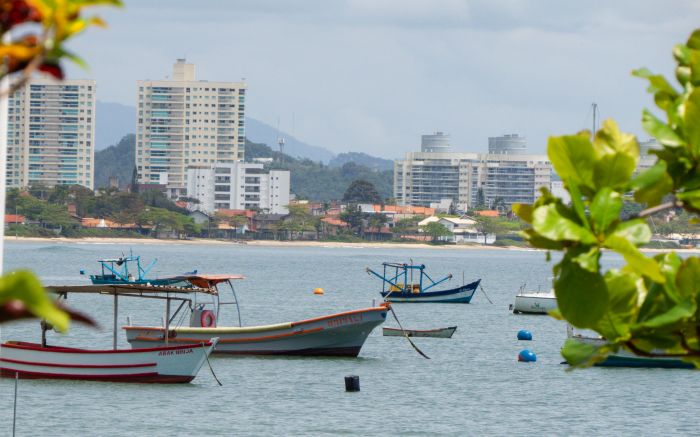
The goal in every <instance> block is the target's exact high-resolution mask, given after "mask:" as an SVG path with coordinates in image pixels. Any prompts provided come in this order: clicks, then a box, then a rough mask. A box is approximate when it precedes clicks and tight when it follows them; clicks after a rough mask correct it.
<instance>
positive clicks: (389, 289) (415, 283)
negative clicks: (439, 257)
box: [367, 263, 481, 303]
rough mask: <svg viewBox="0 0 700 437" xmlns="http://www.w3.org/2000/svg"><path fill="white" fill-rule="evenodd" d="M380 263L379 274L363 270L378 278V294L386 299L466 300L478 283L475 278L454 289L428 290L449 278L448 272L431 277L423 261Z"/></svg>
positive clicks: (435, 301)
mask: <svg viewBox="0 0 700 437" xmlns="http://www.w3.org/2000/svg"><path fill="white" fill-rule="evenodd" d="M382 266H383V267H384V272H383V273H384V274H383V275H380V274H379V273H377V272H375V271H374V270H371V269H369V268H368V269H367V273H370V274H372V275H374V276H376V277H378V278H379V279H381V280H382V291H381V295H382V297H383V298H384V300H386V301H387V302H401V303H403V302H416V303H417V302H430V303H469V302H471V300H472V297H474V293H476V290H477V289H478V288H479V284H480V283H481V279H477V280H476V281H474V282H470V283H469V284H464V285H461V286H459V287H456V288H449V289H446V290H432V288H433V287H435V286H437V285H439V284H441V283H443V282H446V281H449V280H450V279H452V275H447V276H445V277H444V278H441V279H439V280H433V279H432V278H431V277H430V276H429V275H428V274H427V273H426V272H425V265H424V264H418V265H415V264H401V263H382ZM414 277H415V278H414Z"/></svg>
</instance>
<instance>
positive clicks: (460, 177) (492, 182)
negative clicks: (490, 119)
mask: <svg viewBox="0 0 700 437" xmlns="http://www.w3.org/2000/svg"><path fill="white" fill-rule="evenodd" d="M436 135H437V134H436ZM441 138H442V140H443V141H442V144H441V147H439V148H437V149H436V148H434V147H426V144H425V136H424V137H423V144H422V148H421V151H420V152H408V153H406V156H405V158H404V159H398V160H396V161H395V162H394V197H395V198H396V200H397V202H398V203H399V204H400V205H413V206H430V205H431V204H435V203H440V202H441V201H443V200H445V199H449V200H451V201H452V202H453V204H454V205H455V206H457V208H459V209H462V210H466V209H468V208H471V207H474V206H476V205H477V203H478V202H479V201H480V199H479V197H483V202H484V203H485V205H486V206H491V207H493V205H495V204H496V203H497V202H499V201H502V202H503V203H504V204H505V205H506V206H507V207H510V206H511V205H513V204H514V203H532V202H534V201H535V199H537V197H539V189H540V187H546V188H550V187H551V179H552V164H551V162H550V161H549V159H548V158H547V156H546V155H528V154H519V153H514V152H513V151H510V152H504V151H502V150H499V153H466V152H453V151H452V150H451V149H450V147H448V144H447V142H446V141H447V140H446V138H449V137H447V136H445V135H444V134H441ZM516 138H517V139H518V140H519V139H521V138H522V137H517V135H516V136H515V137H508V139H516ZM489 140H491V138H490V139H489ZM501 149H502V148H501ZM514 149H515V150H522V149H523V148H522V147H517V148H514Z"/></svg>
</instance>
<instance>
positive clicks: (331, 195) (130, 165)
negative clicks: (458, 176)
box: [95, 134, 393, 201]
mask: <svg viewBox="0 0 700 437" xmlns="http://www.w3.org/2000/svg"><path fill="white" fill-rule="evenodd" d="M134 148H135V138H134V135H133V134H129V135H126V136H125V137H124V138H122V140H121V141H119V143H118V144H116V145H114V146H110V147H108V148H106V149H104V150H99V151H96V152H95V188H100V187H106V186H108V185H109V178H110V176H115V177H117V179H118V180H119V186H120V187H126V186H127V185H128V184H130V183H131V177H132V175H133V171H134ZM343 155H348V156H350V157H352V156H356V155H361V154H355V153H349V154H343ZM365 156H368V155H365ZM245 157H246V160H247V161H252V160H253V159H254V158H273V159H274V162H273V163H271V164H267V166H268V167H271V168H277V169H287V170H289V171H290V172H291V185H292V186H291V190H292V192H293V193H294V194H296V195H297V196H299V197H301V198H304V199H309V200H315V201H325V200H337V199H341V198H342V197H343V193H344V192H345V190H346V189H347V188H348V187H349V186H350V184H351V183H352V182H353V181H354V180H357V179H363V180H366V181H368V182H371V183H372V184H373V185H374V186H375V188H376V189H377V191H378V192H379V195H380V196H381V197H382V198H388V197H391V196H392V183H393V171H392V170H377V169H374V168H369V167H367V166H365V165H360V164H357V163H355V162H354V161H352V160H347V161H346V162H344V163H343V164H342V165H340V166H328V165H325V164H323V163H320V162H314V161H312V160H310V159H306V158H304V159H300V158H294V157H292V156H289V155H287V154H284V155H282V154H280V153H279V152H277V151H274V150H272V149H271V148H270V147H268V146H267V145H265V144H259V143H253V142H250V141H246V150H245ZM368 157H369V156H368ZM369 158H372V157H369ZM374 159H380V158H374ZM389 162H390V161H389Z"/></svg>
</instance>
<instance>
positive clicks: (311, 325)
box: [124, 306, 388, 357]
mask: <svg viewBox="0 0 700 437" xmlns="http://www.w3.org/2000/svg"><path fill="white" fill-rule="evenodd" d="M387 311H388V307H387V306H380V307H374V308H367V309H362V310H355V311H348V312H344V313H338V314H332V315H328V316H323V317H318V318H315V319H308V320H302V321H299V322H291V323H280V324H276V325H266V326H248V327H240V328H239V327H221V328H188V327H183V328H175V329H172V330H171V331H170V337H169V342H170V343H171V344H177V343H183V342H184V343H191V342H194V341H200V339H202V338H211V337H213V336H216V337H219V342H218V343H217V345H216V348H215V349H214V353H216V354H233V355H304V356H344V357H356V356H357V355H358V354H359V353H360V349H361V348H362V345H363V344H364V342H365V340H366V339H367V336H368V335H369V334H370V332H372V330H373V329H374V328H375V327H377V326H379V325H380V324H382V323H384V321H385V320H386V315H387ZM124 329H125V330H126V338H127V341H128V342H129V343H130V344H131V345H132V347H147V346H153V345H160V344H163V343H164V329H163V328H162V327H139V326H126V327H124Z"/></svg>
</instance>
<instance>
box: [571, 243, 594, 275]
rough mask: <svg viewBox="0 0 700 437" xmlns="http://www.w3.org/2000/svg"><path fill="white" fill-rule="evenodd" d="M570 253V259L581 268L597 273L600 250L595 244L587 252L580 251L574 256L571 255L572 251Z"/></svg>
mask: <svg viewBox="0 0 700 437" xmlns="http://www.w3.org/2000/svg"><path fill="white" fill-rule="evenodd" d="M570 252H572V251H570ZM571 255H572V256H571V260H572V261H573V262H575V263H576V264H578V265H580V266H581V268H583V269H585V270H588V271H589V272H593V273H598V270H599V269H600V263H599V260H600V250H599V249H598V247H597V246H593V247H591V249H590V250H588V251H587V252H581V253H580V254H578V255H576V256H573V253H572V254H571Z"/></svg>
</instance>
